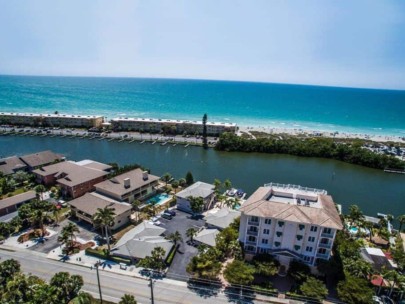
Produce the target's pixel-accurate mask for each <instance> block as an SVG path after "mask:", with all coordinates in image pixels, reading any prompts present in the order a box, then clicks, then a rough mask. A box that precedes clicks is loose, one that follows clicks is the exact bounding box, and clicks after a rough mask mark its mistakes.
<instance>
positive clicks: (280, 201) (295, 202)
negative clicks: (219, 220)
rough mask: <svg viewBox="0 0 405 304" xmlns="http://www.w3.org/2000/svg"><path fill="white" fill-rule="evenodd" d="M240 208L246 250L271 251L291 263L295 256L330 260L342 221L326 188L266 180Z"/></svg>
mask: <svg viewBox="0 0 405 304" xmlns="http://www.w3.org/2000/svg"><path fill="white" fill-rule="evenodd" d="M240 211H241V212H242V214H241V220H240V229H239V240H240V241H241V242H242V243H243V244H244V249H245V252H246V254H247V255H248V256H249V255H255V254H258V253H269V254H272V255H274V256H275V257H276V258H277V259H278V260H279V261H280V263H281V264H282V265H285V266H287V267H288V265H289V263H290V261H291V260H293V259H296V260H299V261H300V262H303V263H306V264H308V265H310V266H314V265H316V263H317V261H318V260H319V259H324V260H328V259H329V258H330V255H331V251H332V247H333V242H334V240H335V236H336V232H337V231H338V230H341V229H343V225H342V222H341V219H340V216H339V213H338V211H337V209H336V206H335V203H334V202H333V199H332V197H331V196H329V195H327V192H326V191H325V190H318V189H313V188H305V187H301V186H295V185H283V184H274V183H271V184H267V185H264V186H263V187H260V188H258V189H257V190H256V192H254V193H253V194H252V195H251V196H250V197H249V198H248V199H247V201H246V202H245V203H244V204H243V205H242V207H241V209H240Z"/></svg>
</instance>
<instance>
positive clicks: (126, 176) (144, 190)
mask: <svg viewBox="0 0 405 304" xmlns="http://www.w3.org/2000/svg"><path fill="white" fill-rule="evenodd" d="M158 183H159V177H158V176H155V175H152V174H149V173H148V172H147V171H142V170H141V169H135V170H131V171H129V172H126V173H123V174H120V175H117V176H115V177H113V178H110V179H108V180H106V181H103V182H101V183H98V184H96V185H95V186H94V187H95V189H96V192H97V193H100V194H102V195H105V196H108V197H111V198H113V199H115V200H117V201H122V202H128V203H132V202H133V201H134V200H143V199H145V198H146V197H148V196H151V195H153V194H154V193H156V190H155V188H156V186H157V185H158Z"/></svg>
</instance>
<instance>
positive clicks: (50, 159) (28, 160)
mask: <svg viewBox="0 0 405 304" xmlns="http://www.w3.org/2000/svg"><path fill="white" fill-rule="evenodd" d="M20 159H21V160H22V161H23V162H24V163H25V164H26V165H27V168H28V171H32V170H34V169H37V168H40V167H43V166H47V165H50V164H53V163H56V162H60V161H63V160H64V157H63V156H62V155H59V154H56V153H54V152H52V151H50V150H47V151H41V152H37V153H33V154H28V155H23V156H20Z"/></svg>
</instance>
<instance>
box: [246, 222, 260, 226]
mask: <svg viewBox="0 0 405 304" xmlns="http://www.w3.org/2000/svg"><path fill="white" fill-rule="evenodd" d="M248 225H251V226H259V222H252V221H248Z"/></svg>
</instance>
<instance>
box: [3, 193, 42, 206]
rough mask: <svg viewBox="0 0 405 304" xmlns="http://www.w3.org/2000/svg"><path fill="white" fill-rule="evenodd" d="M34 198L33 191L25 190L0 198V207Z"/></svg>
mask: <svg viewBox="0 0 405 304" xmlns="http://www.w3.org/2000/svg"><path fill="white" fill-rule="evenodd" d="M35 198H36V193H35V191H27V192H24V193H21V194H18V195H14V196H12V197H8V198H5V199H2V200H0V209H4V208H8V207H11V206H14V205H17V204H20V203H24V202H27V201H30V200H33V199H35Z"/></svg>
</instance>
